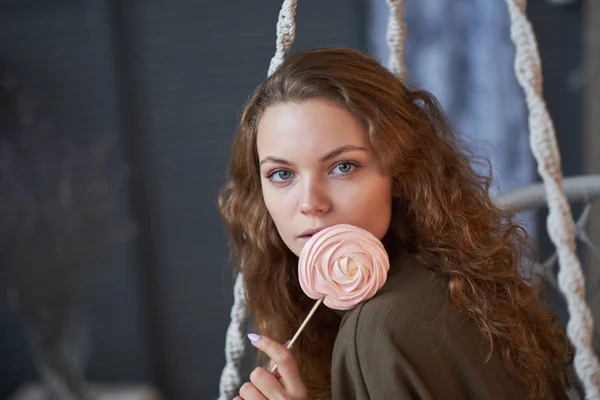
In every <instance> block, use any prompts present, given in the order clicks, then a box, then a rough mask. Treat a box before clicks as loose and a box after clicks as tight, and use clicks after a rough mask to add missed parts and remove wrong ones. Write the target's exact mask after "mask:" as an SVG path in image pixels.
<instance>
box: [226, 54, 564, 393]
mask: <svg viewBox="0 0 600 400" xmlns="http://www.w3.org/2000/svg"><path fill="white" fill-rule="evenodd" d="M309 99H328V100H331V101H333V102H335V103H336V104H338V105H341V106H343V107H345V108H346V109H347V110H348V111H349V112H351V113H352V114H353V115H354V116H355V117H357V118H358V119H359V120H360V121H362V122H363V123H364V125H365V127H366V130H367V132H368V135H369V139H370V143H371V145H372V147H373V149H374V152H375V154H376V155H377V156H378V158H379V159H380V161H381V163H382V165H383V167H384V170H385V171H386V173H387V174H388V176H390V177H393V182H394V188H393V197H394V199H393V200H394V201H393V211H392V221H391V226H390V231H391V232H393V233H395V235H396V236H397V237H398V238H400V240H401V241H402V243H403V246H404V247H405V248H406V249H407V251H409V252H411V253H412V254H413V255H414V256H415V257H416V258H417V259H418V260H419V261H420V263H421V265H423V266H427V267H428V268H431V269H432V270H433V271H435V272H436V273H437V274H438V275H439V276H441V277H442V279H445V281H446V282H447V285H448V295H449V298H450V300H451V302H452V303H453V304H454V305H455V306H456V307H457V308H458V309H459V310H461V311H462V312H464V313H465V314H466V315H468V316H469V317H471V319H472V320H473V321H474V322H475V324H476V325H477V327H478V328H479V329H480V330H481V331H482V333H483V334H484V335H485V336H486V337H487V338H488V339H489V343H490V352H491V351H493V349H494V347H496V348H497V351H499V352H500V354H501V355H502V358H503V360H504V362H505V364H506V367H507V368H508V369H509V370H510V371H511V372H512V373H514V374H515V375H516V376H518V377H521V378H522V379H523V380H525V381H526V382H528V383H529V384H530V388H531V393H532V397H537V396H540V395H541V394H542V393H543V392H544V391H545V389H546V384H547V382H548V381H549V380H550V379H558V378H560V377H563V376H564V372H565V368H566V365H567V361H568V360H569V359H570V352H569V347H568V341H567V340H566V336H565V335H564V332H563V331H562V329H560V328H559V327H558V326H557V325H556V323H555V316H554V315H553V314H551V313H550V312H548V311H546V310H545V309H544V308H543V307H542V305H541V304H540V302H539V300H538V296H537V294H538V286H536V285H535V283H534V282H532V281H530V280H527V279H526V278H524V277H523V276H522V273H521V266H522V265H524V263H525V257H524V254H525V253H524V251H525V250H526V249H528V245H527V243H528V237H527V234H526V232H525V231H524V230H523V229H522V228H521V227H520V226H519V225H518V224H517V223H515V222H514V221H513V218H512V217H511V216H507V215H504V214H503V213H502V212H501V210H499V209H498V208H497V207H496V206H495V205H494V203H493V201H492V200H491V198H490V195H489V188H490V185H491V182H492V181H491V177H490V176H487V175H483V174H480V173H477V172H476V171H475V169H474V168H473V162H474V158H472V157H469V154H468V152H467V151H466V149H465V147H464V146H462V145H461V143H460V142H459V140H458V138H457V137H456V136H455V134H454V133H453V132H452V129H451V128H450V127H449V124H448V122H447V120H446V118H445V116H444V115H443V112H442V111H441V108H440V106H439V105H438V103H437V101H436V100H435V98H434V97H433V96H432V95H431V94H429V93H428V92H426V91H423V90H419V89H411V88H408V87H407V86H406V85H405V84H404V83H403V82H402V81H401V80H400V79H398V78H397V77H396V76H395V75H394V74H392V73H390V72H389V71H388V70H387V69H385V68H384V67H382V66H381V65H380V64H379V63H378V62H377V61H376V60H374V59H372V58H370V57H369V56H367V55H365V54H363V53H361V52H358V51H355V50H351V49H339V48H322V49H316V50H311V51H306V52H300V53H297V54H295V55H293V56H290V57H289V58H287V60H285V62H284V63H283V64H282V65H281V66H280V68H279V69H278V70H277V71H276V72H275V73H274V74H273V75H271V76H270V77H269V78H267V79H266V80H265V81H264V82H263V83H262V84H260V85H259V86H258V88H257V89H256V90H255V92H254V94H253V95H252V96H251V98H250V99H249V101H248V103H247V104H246V106H245V108H244V111H243V114H242V117H241V121H240V124H239V126H238V129H237V133H236V136H235V139H234V142H233V147H232V152H231V160H230V164H229V173H230V181H229V183H228V184H227V185H226V186H225V187H224V188H223V191H222V192H221V194H220V196H219V208H220V211H221V214H222V216H223V218H224V221H225V224H226V226H227V228H228V230H229V233H230V239H231V247H232V252H233V255H234V258H235V261H236V263H237V265H241V270H242V273H243V275H244V278H245V282H246V288H247V304H248V308H249V310H250V312H251V314H252V315H253V317H254V321H255V323H256V329H257V330H258V332H259V333H263V334H266V335H269V336H270V337H273V338H274V339H276V340H279V341H281V342H283V341H285V340H287V339H288V338H289V337H291V335H293V333H294V332H295V330H296V329H297V328H298V326H299V325H300V323H301V322H302V320H303V319H304V317H305V316H306V314H307V313H308V311H309V309H310V307H311V306H312V305H313V301H312V300H310V299H308V298H307V297H306V296H305V295H304V293H303V292H302V290H301V288H300V286H299V283H298V280H297V270H296V269H297V262H298V259H297V257H296V256H295V255H294V254H293V253H292V252H291V251H290V250H289V249H288V248H287V247H286V246H285V245H284V243H283V242H282V240H281V238H280V237H279V234H278V232H277V230H276V228H275V225H274V223H273V221H272V220H271V218H270V216H269V213H268V211H267V208H266V206H265V203H264V201H263V198H262V193H261V180H260V174H259V160H258V155H257V149H256V136H257V125H258V120H259V118H260V117H261V115H262V114H263V113H264V111H265V109H266V108H267V107H269V106H271V105H273V104H278V103H283V102H301V101H305V100H309ZM339 323H340V316H339V315H338V314H336V313H335V312H333V311H331V310H329V309H327V308H325V307H321V308H320V309H319V310H318V311H317V313H316V314H315V316H314V317H313V319H312V320H311V323H310V324H308V326H307V327H306V330H305V333H303V335H301V336H300V339H299V341H298V342H297V345H296V346H295V347H294V349H293V353H294V356H295V357H296V360H297V362H298V365H299V367H300V371H301V375H302V379H303V381H304V383H305V384H306V386H307V388H308V390H309V394H310V397H311V398H330V396H331V394H330V377H331V375H330V374H331V371H330V369H331V356H332V349H333V343H334V341H335V338H336V334H337V331H338V328H339Z"/></svg>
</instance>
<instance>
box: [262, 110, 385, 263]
mask: <svg viewBox="0 0 600 400" xmlns="http://www.w3.org/2000/svg"><path fill="white" fill-rule="evenodd" d="M257 150H258V156H259V160H260V174H261V184H262V193H263V197H264V201H265V204H266V206H267V209H268V211H269V214H270V215H271V218H272V219H273V221H274V222H275V225H276V227H277V230H278V231H279V235H280V236H281V239H282V240H283V242H284V243H285V244H286V245H287V246H288V247H289V249H290V250H291V251H292V252H293V253H294V254H296V255H297V256H299V255H300V252H301V251H302V248H303V247H304V244H305V243H306V241H307V240H308V239H309V238H310V236H312V235H313V234H315V233H316V232H317V231H318V230H320V229H323V228H326V227H329V226H332V225H336V224H351V225H355V226H358V227H360V228H363V229H366V230H368V231H370V232H371V233H372V234H373V235H375V236H376V237H377V238H379V239H382V238H383V236H384V235H385V234H386V232H387V230H388V227H389V225H390V220H391V212H392V181H391V179H390V178H389V177H387V176H385V175H384V174H383V171H382V168H381V165H380V164H379V162H378V160H377V159H376V156H375V154H374V152H373V149H372V148H371V144H370V142H369V139H368V135H367V132H366V130H365V128H364V127H363V126H362V124H361V123H360V121H359V120H358V119H356V118H355V117H354V116H353V115H352V114H350V113H349V112H348V111H347V110H345V109H344V108H342V107H340V106H337V105H335V104H334V103H332V102H329V101H326V100H309V101H304V102H301V103H294V102H290V103H284V104H277V105H274V106H271V107H268V108H267V109H266V110H265V112H264V114H263V116H262V117H261V119H260V121H259V124H258V133H257Z"/></svg>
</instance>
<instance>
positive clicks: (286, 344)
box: [284, 339, 292, 347]
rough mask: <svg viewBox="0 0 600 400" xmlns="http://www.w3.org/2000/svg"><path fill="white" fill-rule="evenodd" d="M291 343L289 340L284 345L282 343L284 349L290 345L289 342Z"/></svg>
mask: <svg viewBox="0 0 600 400" xmlns="http://www.w3.org/2000/svg"><path fill="white" fill-rule="evenodd" d="M291 341H292V340H291V339H290V340H288V341H287V342H285V343H284V346H285V347H288V345H289V344H290V342H291Z"/></svg>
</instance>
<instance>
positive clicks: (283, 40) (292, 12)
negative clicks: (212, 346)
mask: <svg viewBox="0 0 600 400" xmlns="http://www.w3.org/2000/svg"><path fill="white" fill-rule="evenodd" d="M297 4H298V2H297V0H284V1H283V4H282V5H281V10H280V11H279V20H278V21H277V40H276V42H275V48H276V50H275V55H274V56H273V58H272V59H271V63H270V65H269V71H268V75H269V76H271V75H272V74H273V72H275V71H276V70H277V68H279V66H280V65H281V63H283V60H284V59H285V56H286V55H287V53H288V52H289V51H290V48H291V47H292V44H294V39H295V38H296V22H295V20H294V17H295V16H296V6H297ZM242 269H243V268H241V269H240V272H239V273H238V275H237V278H236V280H235V285H234V289H233V305H232V307H231V322H230V323H229V327H228V328H227V334H226V337H225V366H224V367H223V370H222V372H221V381H220V383H219V398H218V400H229V399H231V398H232V397H234V396H235V395H236V391H237V390H238V388H239V386H240V384H241V379H240V372H239V370H240V366H241V364H242V360H243V357H244V350H245V340H244V335H245V331H244V324H245V322H246V320H247V317H248V316H247V313H246V289H245V286H244V277H243V275H242V271H241V270H242Z"/></svg>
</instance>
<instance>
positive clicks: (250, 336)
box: [248, 333, 261, 343]
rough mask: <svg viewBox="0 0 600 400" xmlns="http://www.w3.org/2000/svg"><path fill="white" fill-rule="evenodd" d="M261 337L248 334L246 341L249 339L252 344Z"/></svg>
mask: <svg viewBox="0 0 600 400" xmlns="http://www.w3.org/2000/svg"><path fill="white" fill-rule="evenodd" d="M260 338H261V336H260V335H257V334H256V333H249V334H248V339H250V341H251V342H252V343H256V342H258V341H259V340H260Z"/></svg>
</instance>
